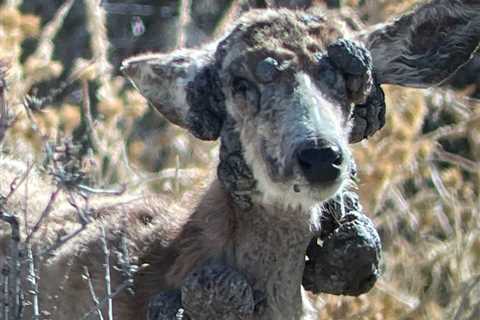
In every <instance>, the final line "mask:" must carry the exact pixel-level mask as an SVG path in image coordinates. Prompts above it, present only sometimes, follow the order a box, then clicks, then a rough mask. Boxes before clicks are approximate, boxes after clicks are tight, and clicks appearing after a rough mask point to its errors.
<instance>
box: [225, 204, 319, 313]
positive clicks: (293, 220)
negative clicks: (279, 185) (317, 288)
mask: <svg viewBox="0 0 480 320" xmlns="http://www.w3.org/2000/svg"><path fill="white" fill-rule="evenodd" d="M234 211H235V218H234V229H233V230H234V236H233V239H232V244H231V249H230V250H229V251H230V252H229V256H230V260H231V261H230V263H231V264H232V265H234V266H235V267H236V268H238V270H240V271H241V272H242V273H243V274H244V275H245V276H246V277H247V279H248V281H249V283H250V284H251V285H252V286H253V288H254V289H255V290H258V292H260V293H262V294H264V295H265V297H264V298H265V299H264V300H263V302H262V303H260V305H259V308H258V309H259V311H258V314H257V315H256V318H255V319H279V320H280V319H300V317H301V315H302V313H303V305H302V293H301V290H302V289H301V285H302V276H303V270H304V266H305V252H306V249H307V246H308V243H309V241H310V240H311V238H312V233H311V231H310V223H309V221H310V219H309V217H308V215H307V214H306V213H304V212H302V211H301V210H300V209H298V210H293V209H291V210H288V209H284V208H282V209H280V208H276V207H274V206H262V205H256V204H253V206H252V208H250V209H249V210H242V209H240V208H236V209H235V210H234Z"/></svg>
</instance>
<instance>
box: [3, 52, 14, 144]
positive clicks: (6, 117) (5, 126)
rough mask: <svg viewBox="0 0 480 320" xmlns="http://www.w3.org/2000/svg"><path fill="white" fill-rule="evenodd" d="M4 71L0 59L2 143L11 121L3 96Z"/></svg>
mask: <svg viewBox="0 0 480 320" xmlns="http://www.w3.org/2000/svg"><path fill="white" fill-rule="evenodd" d="M5 73H6V66H5V64H4V63H3V62H2V61H0V143H2V141H3V139H4V138H5V133H6V132H7V129H8V128H9V127H10V126H11V124H12V122H13V116H12V115H11V114H10V112H9V110H8V107H7V101H6V98H5V89H6V84H5V79H4V78H5Z"/></svg>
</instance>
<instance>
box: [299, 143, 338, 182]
mask: <svg viewBox="0 0 480 320" xmlns="http://www.w3.org/2000/svg"><path fill="white" fill-rule="evenodd" d="M297 160H298V163H299V165H300V168H301V169H302V171H303V173H304V175H305V177H306V178H307V180H308V181H310V182H312V183H325V182H331V181H334V180H335V179H337V178H338V176H339V175H340V172H341V168H340V166H341V164H342V162H343V157H342V152H341V150H340V148H339V147H338V146H336V145H328V146H320V147H308V148H304V149H301V150H300V151H299V152H298V153H297Z"/></svg>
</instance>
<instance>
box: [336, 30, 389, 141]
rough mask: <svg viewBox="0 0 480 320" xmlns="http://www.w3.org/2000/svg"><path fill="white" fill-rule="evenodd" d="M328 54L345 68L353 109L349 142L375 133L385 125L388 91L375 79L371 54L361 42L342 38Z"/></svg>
mask: <svg viewBox="0 0 480 320" xmlns="http://www.w3.org/2000/svg"><path fill="white" fill-rule="evenodd" d="M327 52H328V57H329V58H330V60H331V61H332V62H333V64H334V65H335V66H336V67H337V68H338V69H339V70H341V71H342V73H343V75H344V77H345V82H346V86H347V88H346V89H347V94H348V98H349V99H350V101H352V102H353V103H355V107H354V109H353V112H352V122H353V125H352V131H351V132H350V137H349V139H350V143H356V142H360V141H362V140H363V139H366V138H368V137H370V136H372V135H373V134H374V133H375V132H377V131H378V130H380V129H381V128H382V127H383V126H384V125H385V95H384V94H383V90H382V88H381V87H380V85H379V84H378V82H377V81H376V79H375V70H374V68H373V65H372V57H371V55H370V52H369V51H368V49H367V48H365V46H364V45H363V44H361V43H357V42H355V41H351V40H348V39H339V40H337V41H335V42H334V43H332V44H330V45H329V46H328V48H327Z"/></svg>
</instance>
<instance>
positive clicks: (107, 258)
mask: <svg viewBox="0 0 480 320" xmlns="http://www.w3.org/2000/svg"><path fill="white" fill-rule="evenodd" d="M100 231H101V237H100V240H101V242H102V250H103V254H104V256H105V265H104V266H105V294H106V296H107V307H108V320H113V301H112V298H110V296H111V295H112V283H111V277H110V250H109V249H108V243H107V235H106V234H105V228H104V227H103V225H101V226H100Z"/></svg>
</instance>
